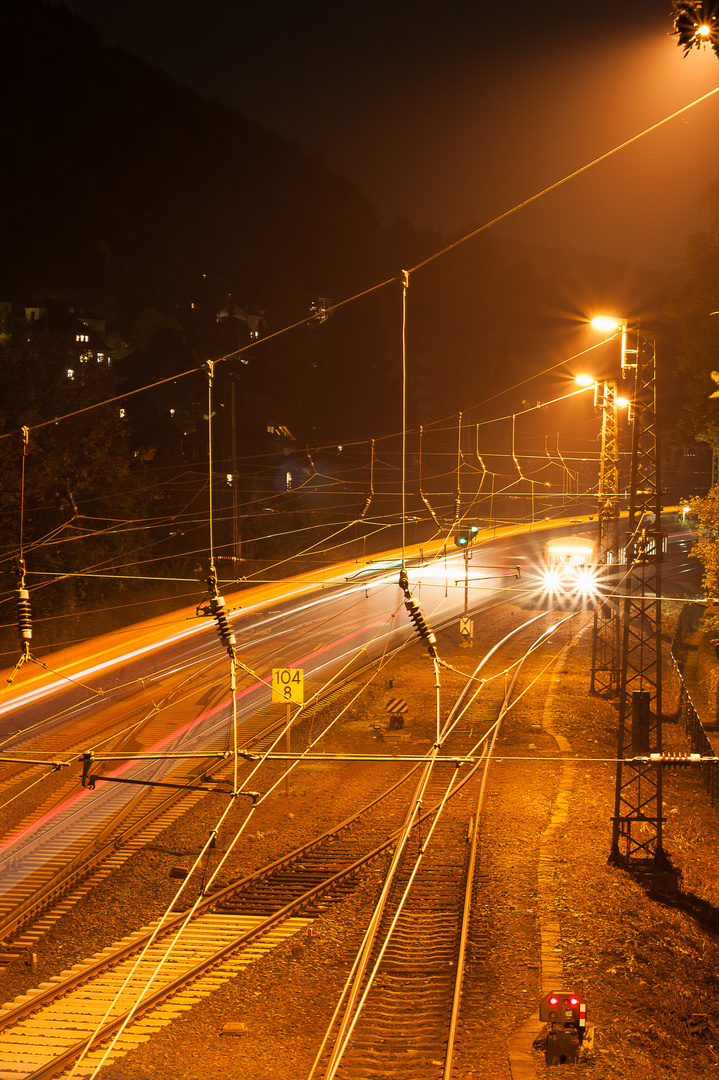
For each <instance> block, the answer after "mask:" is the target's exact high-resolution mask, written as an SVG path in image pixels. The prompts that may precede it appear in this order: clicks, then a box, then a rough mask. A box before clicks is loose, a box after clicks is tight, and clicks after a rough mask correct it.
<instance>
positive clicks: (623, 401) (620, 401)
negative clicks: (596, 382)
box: [617, 397, 629, 409]
mask: <svg viewBox="0 0 719 1080" xmlns="http://www.w3.org/2000/svg"><path fill="white" fill-rule="evenodd" d="M617 408H618V409H628V408H629V398H625V397H618V398H617Z"/></svg>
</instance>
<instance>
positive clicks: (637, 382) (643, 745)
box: [610, 327, 665, 869]
mask: <svg viewBox="0 0 719 1080" xmlns="http://www.w3.org/2000/svg"><path fill="white" fill-rule="evenodd" d="M636 345H637V347H636V350H632V351H631V352H630V351H629V350H625V349H623V352H622V367H623V370H624V369H629V368H632V367H633V368H634V401H633V410H634V422H633V437H632V467H631V480H630V496H629V521H628V529H627V541H626V566H627V574H626V579H625V583H624V589H623V592H624V595H625V599H624V601H623V610H622V648H621V670H620V686H619V732H618V754H617V757H618V758H619V759H622V758H625V757H626V758H630V757H633V756H636V755H638V754H647V755H648V754H649V753H661V750H662V678H661V592H662V590H661V564H662V557H663V547H664V544H663V534H662V531H661V485H660V455H659V427H658V423H657V400H656V364H655V350H654V343H653V342H652V341H648V340H647V339H644V338H642V337H641V336H640V334H639V329H638V327H637V329H636ZM629 356H633V357H634V363H627V362H626V360H627V357H629ZM610 857H611V859H612V861H614V862H618V863H620V864H622V865H626V866H627V867H628V868H634V869H641V868H642V866H643V865H644V866H646V865H649V864H650V865H656V864H657V862H658V861H660V860H662V859H663V858H664V857H665V856H664V851H663V848H662V772H661V764H660V763H659V764H657V763H651V762H649V761H637V762H632V763H629V762H627V761H622V760H619V763H618V765H617V776H616V790H615V807H614V818H613V829H612V850H611V856H610Z"/></svg>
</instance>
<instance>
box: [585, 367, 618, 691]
mask: <svg viewBox="0 0 719 1080" xmlns="http://www.w3.org/2000/svg"><path fill="white" fill-rule="evenodd" d="M594 404H595V406H596V407H597V408H600V409H601V410H602V442H601V456H600V459H599V487H598V493H597V495H598V510H597V522H598V524H597V562H598V564H599V584H600V586H601V585H604V584H606V582H607V578H608V575H609V574H610V573H612V571H613V570H615V569H616V563H617V551H618V547H619V538H618V535H617V532H618V530H617V526H618V521H619V423H618V415H617V384H616V382H604V383H597V384H596V390H595V399H594ZM619 625H620V624H619V609H618V607H617V604H616V601H612V600H611V599H604V600H602V601H601V602H600V603H597V605H596V607H595V609H594V627H593V633H592V676H591V680H590V685H589V689H590V692H591V693H593V694H609V695H611V696H615V695H616V694H617V693H618V692H619V683H620V663H619V655H620V635H619Z"/></svg>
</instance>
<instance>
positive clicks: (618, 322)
mask: <svg viewBox="0 0 719 1080" xmlns="http://www.w3.org/2000/svg"><path fill="white" fill-rule="evenodd" d="M589 325H590V326H591V327H592V329H594V330H600V331H601V332H602V333H603V334H614V333H616V331H617V330H620V329H621V328H622V327H623V326H626V325H627V320H626V319H616V318H615V317H614V316H613V315H595V316H594V318H593V319H592V320H591V322H590V324H589Z"/></svg>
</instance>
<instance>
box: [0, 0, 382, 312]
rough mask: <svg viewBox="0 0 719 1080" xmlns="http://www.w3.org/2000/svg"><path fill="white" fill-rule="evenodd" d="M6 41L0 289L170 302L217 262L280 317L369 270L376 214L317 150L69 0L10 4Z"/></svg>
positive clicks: (241, 292) (226, 286)
mask: <svg viewBox="0 0 719 1080" xmlns="http://www.w3.org/2000/svg"><path fill="white" fill-rule="evenodd" d="M0 41H2V45H1V46H0V50H1V53H2V62H1V63H0V91H1V97H2V101H3V117H4V121H3V158H4V165H3V170H2V175H1V176H0V206H1V207H2V210H0V230H1V232H2V246H3V253H4V258H3V265H2V268H1V270H0V292H2V293H3V295H4V296H5V295H9V294H10V293H13V292H17V291H18V289H35V290H39V291H40V292H51V293H53V292H57V291H63V292H65V293H66V294H70V293H73V292H74V293H80V294H81V295H82V296H83V298H84V299H86V300H87V301H88V302H90V303H97V302H98V299H99V298H100V297H101V296H103V295H104V294H108V293H109V294H111V295H122V297H123V299H124V300H125V302H126V303H134V304H135V305H137V306H144V305H145V304H147V303H149V302H153V303H156V304H157V303H158V302H159V303H160V304H161V305H162V306H165V305H168V304H169V305H170V306H172V307H174V306H175V305H176V304H178V303H183V302H187V301H192V300H196V299H197V290H198V288H199V286H200V282H201V281H202V280H203V278H202V275H204V274H206V275H207V276H208V278H209V279H210V281H211V282H212V283H213V284H214V285H215V287H216V288H217V289H218V290H219V291H221V292H232V293H233V294H235V295H237V296H238V297H242V299H243V300H244V301H245V302H246V303H247V302H253V301H255V302H258V301H261V302H263V303H264V304H265V305H267V306H272V307H273V308H274V309H275V310H276V311H278V313H279V312H280V311H282V312H283V317H284V316H285V313H287V314H289V312H290V310H291V309H292V308H293V301H294V303H295V304H298V305H300V307H299V313H300V314H301V313H302V312H303V310H304V305H305V304H306V301H307V299H308V298H311V297H312V296H313V295H314V294H315V293H317V292H318V291H319V292H323V291H324V292H326V291H327V290H330V292H332V293H333V294H334V295H339V294H344V293H346V292H347V291H348V290H351V289H352V288H353V287H354V286H355V285H356V284H358V283H359V284H365V283H366V280H367V278H366V275H367V273H368V270H369V266H368V257H367V250H368V248H369V247H370V246H376V237H377V233H378V223H377V219H376V216H375V214H374V211H373V209H372V207H371V205H370V204H369V203H368V201H367V200H366V199H365V198H364V196H362V195H361V194H360V193H359V192H358V191H357V190H356V189H355V188H353V187H352V186H351V185H350V184H349V183H347V182H345V181H344V180H342V179H340V178H339V177H337V176H336V175H334V174H333V173H332V172H331V171H330V170H329V168H328V167H327V166H326V165H325V164H324V163H323V162H322V161H321V160H320V159H319V158H317V157H313V156H311V155H309V154H307V153H305V152H304V151H303V150H302V149H301V148H300V147H299V146H296V145H294V144H291V143H289V142H287V141H286V140H284V139H282V138H280V137H279V136H278V135H276V134H275V133H273V132H271V131H267V130H264V129H262V128H261V127H259V126H258V125H257V124H254V123H252V122H250V121H249V120H248V119H247V118H246V117H245V116H243V115H242V114H241V113H240V112H239V111H238V110H236V109H230V108H226V107H224V106H222V105H220V104H218V103H216V102H210V101H204V100H203V99H201V98H200V97H199V96H198V95H196V94H195V93H194V92H193V91H191V90H189V89H187V88H185V87H182V86H180V85H178V84H177V83H175V82H173V81H172V80H171V79H170V78H168V77H167V76H165V75H164V74H162V73H161V72H160V71H157V70H155V69H153V68H151V67H149V66H148V65H146V64H145V63H143V62H142V61H140V60H137V59H135V58H134V57H132V56H130V55H129V54H127V53H125V52H123V51H121V50H119V49H116V48H109V47H107V46H105V45H104V44H103V43H102V42H101V40H100V39H99V37H98V35H97V33H96V31H95V30H94V29H93V28H92V27H91V26H89V25H88V24H86V23H85V22H83V21H82V20H81V19H79V18H77V17H76V16H73V15H71V14H70V13H69V12H67V10H64V9H59V10H58V9H52V8H49V7H48V6H46V5H45V4H43V3H40V2H39V0H21V2H9V3H4V4H3V5H2V8H1V9H0ZM373 242H374V243H373ZM296 313H297V311H296Z"/></svg>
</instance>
